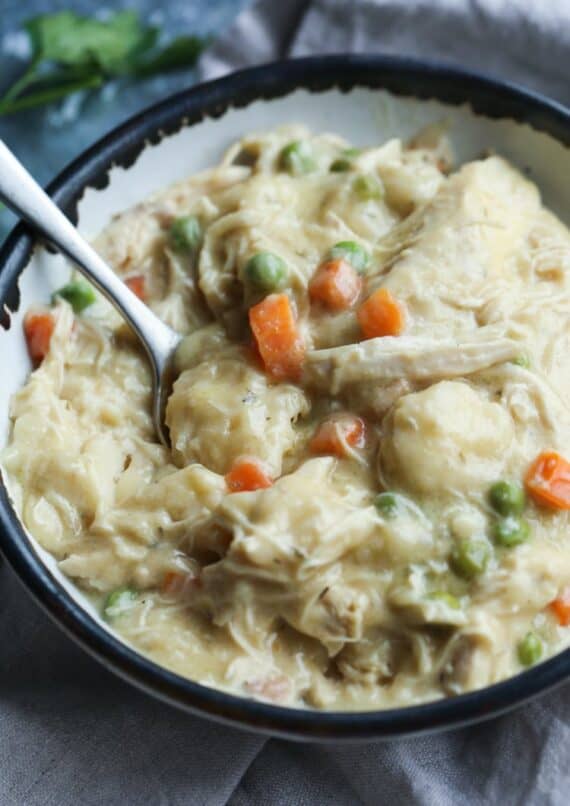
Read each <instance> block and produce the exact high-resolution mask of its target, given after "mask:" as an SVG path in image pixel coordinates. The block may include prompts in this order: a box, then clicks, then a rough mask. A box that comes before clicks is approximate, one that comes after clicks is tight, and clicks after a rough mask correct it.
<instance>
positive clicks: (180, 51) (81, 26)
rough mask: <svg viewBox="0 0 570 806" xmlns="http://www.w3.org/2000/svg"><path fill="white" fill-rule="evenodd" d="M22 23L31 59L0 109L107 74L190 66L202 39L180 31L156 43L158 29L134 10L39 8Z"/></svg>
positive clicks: (90, 85)
mask: <svg viewBox="0 0 570 806" xmlns="http://www.w3.org/2000/svg"><path fill="white" fill-rule="evenodd" d="M25 29H26V31H27V33H28V35H29V37H30V42H31V46H32V57H31V61H30V64H29V65H28V67H27V69H26V70H25V71H24V73H23V74H22V75H21V76H20V78H19V79H18V80H17V81H16V82H15V83H14V84H13V85H12V86H11V87H9V88H8V89H7V90H6V92H5V93H4V95H3V97H1V98H0V115H8V114H12V113H14V112H18V111H20V110H21V109H29V108H31V107H35V106H40V105H42V104H45V103H50V102H52V101H55V100H59V99H60V98H63V97H65V96H66V95H69V94H71V93H73V92H77V91H78V90H89V89H94V88H97V87H100V86H101V85H102V84H104V83H105V82H106V81H108V80H110V79H112V78H119V77H127V78H128V77H131V78H147V77H149V76H152V75H155V74H157V73H161V72H166V71H169V70H178V69H182V68H184V67H192V66H193V65H194V64H195V63H196V60H197V58H198V56H199V55H200V53H201V52H202V50H203V49H204V47H205V45H206V40H205V39H201V38H199V37H196V36H180V37H178V38H176V39H174V40H173V41H172V42H170V43H169V44H167V45H166V46H165V47H164V48H158V47H157V40H158V37H159V31H158V29H157V28H155V27H152V26H146V25H144V24H142V23H141V21H140V20H139V17H138V16H137V14H136V12H134V11H121V12H117V13H116V14H113V15H111V16H110V17H109V18H108V19H106V20H98V19H94V18H89V17H82V16H80V15H78V14H75V13H74V12H72V11H61V12H58V13H56V14H41V15H40V16H38V17H34V18H33V19H31V20H29V21H28V22H27V23H26V25H25Z"/></svg>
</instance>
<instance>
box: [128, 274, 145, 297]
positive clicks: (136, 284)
mask: <svg viewBox="0 0 570 806" xmlns="http://www.w3.org/2000/svg"><path fill="white" fill-rule="evenodd" d="M125 285H126V286H127V288H130V290H131V291H132V292H133V294H135V295H136V296H137V297H138V298H139V299H142V301H143V302H144V301H145V299H146V286H145V279H144V276H143V275H142V274H132V275H131V276H130V277H126V278H125Z"/></svg>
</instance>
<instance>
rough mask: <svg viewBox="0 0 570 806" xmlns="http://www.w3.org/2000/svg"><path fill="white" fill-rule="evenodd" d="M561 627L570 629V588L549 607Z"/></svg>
mask: <svg viewBox="0 0 570 806" xmlns="http://www.w3.org/2000/svg"><path fill="white" fill-rule="evenodd" d="M548 607H549V609H550V610H551V611H552V612H553V613H554V615H555V616H556V618H557V619H558V623H559V624H560V626H561V627H570V587H568V588H566V589H565V590H563V591H562V593H561V594H560V596H557V597H556V599H554V600H553V601H552V602H550V604H549V605H548Z"/></svg>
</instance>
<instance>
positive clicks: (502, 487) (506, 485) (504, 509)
mask: <svg viewBox="0 0 570 806" xmlns="http://www.w3.org/2000/svg"><path fill="white" fill-rule="evenodd" d="M489 503H490V504H491V506H492V507H493V509H494V510H495V512H498V513H499V515H503V516H504V517H507V516H508V515H520V514H521V513H522V511H523V510H524V507H525V503H526V499H525V494H524V490H523V488H522V485H521V484H518V483H517V482H515V481H497V482H495V484H493V486H492V487H491V489H490V490H489Z"/></svg>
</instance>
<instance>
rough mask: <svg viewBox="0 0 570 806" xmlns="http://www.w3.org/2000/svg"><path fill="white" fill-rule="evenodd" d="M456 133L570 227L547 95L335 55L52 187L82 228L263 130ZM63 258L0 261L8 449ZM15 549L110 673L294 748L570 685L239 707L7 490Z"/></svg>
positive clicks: (164, 114) (223, 93) (167, 115)
mask: <svg viewBox="0 0 570 806" xmlns="http://www.w3.org/2000/svg"><path fill="white" fill-rule="evenodd" d="M442 120H444V121H445V122H446V125H447V126H448V134H449V136H450V138H451V141H452V143H453V146H454V149H455V151H456V154H457V157H458V159H459V160H460V161H464V160H468V159H473V158H476V157H478V156H480V155H481V154H482V153H483V152H484V151H486V150H487V149H489V148H491V149H495V150H497V151H498V152H500V153H501V154H503V155H504V156H506V157H507V158H509V159H510V160H512V161H513V162H514V163H515V164H517V165H518V166H519V167H521V168H522V169H523V170H524V171H525V172H526V173H528V174H529V175H530V176H531V178H532V179H533V180H534V181H535V182H537V184H538V185H539V187H540V188H541V190H542V193H543V196H544V199H545V202H546V203H547V205H549V206H550V207H551V208H552V209H554V210H555V211H556V212H557V213H558V214H559V215H560V216H561V217H562V218H563V219H564V218H566V220H567V221H568V220H569V219H570V215H569V214H570V185H569V184H568V183H567V182H563V181H561V180H562V177H564V176H566V175H568V173H569V172H570V150H569V149H568V146H570V111H568V110H566V109H565V108H564V107H561V106H560V105H557V104H556V103H554V102H552V101H549V100H547V99H545V98H542V97H540V96H538V95H536V94H534V93H530V92H526V91H524V90H522V89H520V88H517V87H514V86H512V85H509V84H506V83H500V82H497V81H493V80H490V79H488V78H484V77H482V76H478V75H475V74H473V73H468V72H463V71H460V70H454V69H449V68H447V67H442V66H437V65H432V64H426V63H421V62H416V61H410V60H407V59H395V58H383V57H376V56H348V55H347V56H330V57H316V58H305V59H298V60H293V61H288V62H282V63H277V64H272V65H265V66H262V67H257V68H253V69H250V70H245V71H243V72H239V73H235V74H233V75H231V76H229V77H227V78H223V79H220V80H218V81H213V82H210V83H207V84H202V85H200V86H197V87H194V88H192V89H190V90H187V91H185V92H182V93H179V94H177V95H174V96H172V97H170V98H168V99H167V100H165V101H164V102H162V103H160V104H158V105H156V106H154V107H152V108H150V109H148V110H146V111H144V112H143V113H141V114H139V115H137V116H136V117H134V118H132V119H130V120H129V121H127V122H126V123H125V124H124V125H122V126H120V127H119V128H117V129H115V130H114V131H113V132H111V133H110V134H109V135H107V136H106V137H104V138H103V139H102V140H100V141H99V142H98V143H96V144H95V145H94V146H93V147H92V148H90V149H89V150H87V151H86V152H85V153H84V154H82V155H81V156H80V157H79V158H78V159H76V160H75V161H74V162H73V163H72V164H71V165H70V166H69V167H68V168H66V169H65V170H64V171H63V173H62V174H60V176H59V177H58V178H57V179H56V180H55V181H54V182H53V183H52V184H51V185H50V187H49V192H50V194H51V195H52V196H53V198H54V199H55V201H56V202H57V203H58V204H59V205H60V207H62V209H63V210H64V211H65V212H66V213H67V215H69V216H70V217H71V218H72V219H73V220H74V221H76V222H77V224H78V227H79V229H80V231H81V232H82V233H83V234H84V235H86V236H88V237H92V236H94V235H95V234H96V233H97V232H98V231H99V230H101V229H102V228H103V227H104V226H105V225H106V223H107V222H108V221H109V219H110V217H111V216H112V215H113V214H114V213H116V212H119V211H120V210H123V209H125V208H127V207H130V206H131V205H133V204H135V203H136V202H138V201H140V200H141V199H143V198H144V197H146V196H147V195H148V194H150V193H152V192H154V191H156V190H158V189H160V188H162V187H164V186H166V185H168V184H169V183H171V182H174V181H176V180H178V179H180V178H181V177H183V176H185V175H188V174H192V173H194V172H196V171H198V170H200V169H202V168H205V167H207V166H209V165H214V164H215V163H216V162H217V161H218V160H219V158H220V156H221V154H222V152H223V150H224V149H225V147H226V146H228V145H229V144H230V143H231V142H232V141H233V140H235V139H236V138H237V137H239V136H241V135H243V134H245V133H246V132H248V131H252V130H259V129H264V128H270V127H273V126H275V125H277V124H279V123H285V122H303V123H305V124H307V125H308V126H309V127H311V128H312V129H314V130H316V131H318V130H321V131H326V130H329V131H334V132H338V133H339V134H341V135H343V136H345V137H346V138H347V139H349V140H350V141H352V142H353V143H354V144H355V145H364V144H367V143H373V142H381V141H383V140H385V139H387V138H389V137H392V136H396V135H397V136H402V137H404V138H405V137H408V136H411V135H412V134H414V133H415V132H416V131H417V130H418V129H420V128H421V127H422V126H425V125H426V124H429V123H432V122H440V121H442ZM67 273H68V269H67V268H66V264H65V262H64V261H63V259H62V258H61V257H60V256H58V255H55V254H53V253H50V252H48V251H47V250H46V249H45V248H42V247H40V246H39V245H38V244H35V243H34V240H33V236H32V233H31V232H30V230H29V229H28V228H27V227H26V226H24V225H23V224H20V225H19V226H17V227H16V228H15V230H14V231H13V232H12V234H11V235H10V237H9V238H8V240H7V241H6V243H5V245H4V248H3V249H2V251H1V253H0V323H1V324H2V325H3V328H0V353H1V355H2V383H1V385H0V449H1V448H2V447H3V446H4V444H5V442H6V439H7V436H8V431H9V415H8V409H9V399H10V396H11V395H12V393H13V392H14V391H16V390H17V389H18V388H19V387H21V386H22V384H23V383H24V382H25V379H26V376H27V374H28V373H29V371H30V363H29V359H28V356H27V351H26V348H25V344H24V338H23V334H22V317H23V314H24V312H25V310H26V309H27V308H28V307H29V305H30V304H32V303H41V302H46V301H47V300H49V297H50V294H51V291H52V290H53V289H55V288H56V287H58V286H59V285H61V283H62V282H63V281H64V280H65V279H66V278H67ZM0 550H1V551H2V553H3V554H4V556H5V557H6V559H7V560H8V561H9V563H10V564H11V565H12V566H13V568H14V569H15V571H16V573H17V574H18V576H19V577H20V579H21V580H22V582H23V583H24V585H25V586H26V587H27V588H28V590H29V591H30V592H31V593H32V594H33V596H34V597H35V598H36V599H37V601H38V602H39V603H40V604H41V605H42V606H43V607H44V608H45V610H46V611H47V612H48V614H49V615H50V616H51V617H52V618H53V619H54V620H55V621H56V622H57V623H58V624H59V625H60V626H61V627H62V628H63V629H64V630H65V631H66V632H67V633H68V634H69V635H70V636H71V637H72V638H74V639H75V640H76V641H77V642H78V643H79V644H80V645H81V646H83V647H84V649H86V650H87V651H88V652H89V653H91V654H92V655H93V656H94V657H95V658H97V659H98V660H99V661H101V662H102V663H103V664H104V665H105V666H107V667H108V668H109V669H111V670H113V671H115V672H116V673H117V674H119V675H120V676H122V677H123V678H125V679H126V680H128V681H130V682H131V683H133V684H134V685H136V686H138V687H140V688H142V689H144V690H146V691H147V692H149V693H150V694H152V695H154V696H156V697H159V698H161V699H163V700H165V701H167V702H169V703H172V704H174V705H176V706H178V707H180V708H182V709H186V710H188V711H191V712H194V713H198V714H202V715H204V716H206V717H210V718H213V719H217V720H220V721H224V722H226V723H231V724H233V725H236V726H242V727H245V728H249V729H252V730H256V731H261V732H266V733H269V734H273V735H280V736H285V737H288V738H294V739H311V740H332V741H338V740H371V739H386V738H390V737H396V736H401V735H407V734H417V733H421V732H425V731H437V730H443V729H449V728H452V727H456V726H458V725H464V724H467V723H472V722H475V721H478V720H482V719H486V718H489V717H491V716H495V715H497V714H499V713H501V712H504V711H506V710H508V709H510V708H513V707H515V706H517V705H520V704H521V703H523V702H525V701H526V700H528V699H530V698H531V697H534V696H536V695H538V694H540V693H543V692H545V691H547V690H548V689H550V688H552V687H553V686H555V685H557V684H560V683H561V682H562V681H564V680H565V679H567V678H568V677H570V649H567V650H566V651H564V652H563V653H561V654H559V655H557V656H555V657H553V658H551V659H549V660H547V661H545V662H544V663H541V664H539V665H537V666H535V667H533V668H532V669H530V670H528V671H525V672H523V673H522V674H519V675H517V676H516V677H513V678H511V679H509V680H506V681H504V682H501V683H498V684H495V685H492V686H490V687H487V688H485V689H481V690H478V691H474V692H471V693H468V694H463V695H460V696H457V697H454V698H451V699H445V700H437V701H434V702H430V703H427V704H423V705H417V706H412V707H406V708H396V709H390V710H384V711H366V712H320V711H313V710H308V709H293V708H285V707H280V706H276V705H270V704H266V703H262V702H257V701H253V700H247V699H244V698H241V697H237V696H233V695H230V694H227V693H224V692H221V691H218V690H215V689H213V688H209V687H206V686H204V685H201V684H199V683H195V682H193V681H191V680H187V679H185V678H183V677H181V676H179V675H177V674H174V673H172V672H170V671H168V670H166V669H165V668H163V667H161V666H158V665H157V664H155V663H153V662H152V661H150V660H149V659H147V658H146V657H144V656H143V655H141V654H139V653H138V652H136V651H135V650H134V649H132V648H131V647H130V646H128V645H127V644H125V643H124V642H122V641H121V640H120V639H119V638H118V637H117V636H116V635H114V634H113V632H112V631H111V630H110V629H109V627H108V626H107V625H106V624H105V623H104V622H103V621H102V620H101V619H100V617H99V615H98V614H97V612H96V611H95V610H94V608H93V607H92V606H91V605H90V604H89V602H88V601H87V600H86V599H85V598H84V597H83V596H82V594H81V592H80V591H79V590H78V589H77V588H76V587H75V586H74V585H73V584H72V583H71V582H70V580H68V579H67V578H66V577H64V576H63V574H62V573H61V572H60V571H59V569H58V568H57V565H56V563H55V561H54V559H53V558H52V557H51V556H50V555H49V554H47V552H45V551H44V550H43V549H42V548H41V547H40V546H39V545H38V544H37V543H36V541H35V540H34V539H33V537H32V536H31V535H30V534H29V533H28V532H27V531H26V529H25V528H24V526H23V525H22V523H21V521H20V519H19V517H18V515H17V514H16V511H15V508H14V505H13V502H12V500H11V498H10V492H9V490H8V488H7V486H6V479H5V478H4V479H3V481H2V483H1V484H0Z"/></svg>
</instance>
